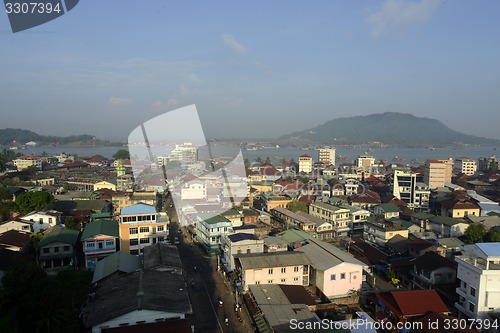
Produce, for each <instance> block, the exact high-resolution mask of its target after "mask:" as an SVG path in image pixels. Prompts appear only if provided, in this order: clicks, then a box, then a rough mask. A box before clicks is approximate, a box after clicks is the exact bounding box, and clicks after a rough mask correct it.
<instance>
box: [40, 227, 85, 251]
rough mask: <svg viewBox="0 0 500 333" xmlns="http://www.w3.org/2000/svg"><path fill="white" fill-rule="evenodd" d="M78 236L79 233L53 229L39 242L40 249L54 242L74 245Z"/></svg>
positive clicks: (66, 229) (57, 228)
mask: <svg viewBox="0 0 500 333" xmlns="http://www.w3.org/2000/svg"><path fill="white" fill-rule="evenodd" d="M79 235H80V232H79V231H76V230H71V229H68V228H59V227H55V228H54V229H53V230H52V231H50V232H49V233H48V234H46V235H45V236H43V238H42V240H41V241H40V247H43V246H46V245H48V244H51V243H54V242H61V243H65V244H71V245H75V243H76V240H77V239H78V236H79Z"/></svg>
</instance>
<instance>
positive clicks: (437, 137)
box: [279, 112, 500, 147]
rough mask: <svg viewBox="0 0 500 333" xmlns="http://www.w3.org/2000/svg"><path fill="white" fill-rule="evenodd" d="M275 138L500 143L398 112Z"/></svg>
mask: <svg viewBox="0 0 500 333" xmlns="http://www.w3.org/2000/svg"><path fill="white" fill-rule="evenodd" d="M279 140H280V141H283V142H292V141H296V142H300V141H303V142H312V143H319V144H330V145H332V144H367V143H372V142H379V143H382V144H387V145H393V146H408V147H422V146H454V145H498V144H500V140H495V139H488V138H482V137H478V136H474V135H468V134H463V133H460V132H458V131H455V130H452V129H450V128H448V127H447V126H446V125H444V124H443V123H441V122H440V121H439V120H436V119H430V118H420V117H416V116H414V115H412V114H407V113H398V112H386V113H379V114H371V115H368V116H354V117H348V118H338V119H335V120H330V121H327V122H326V123H324V124H322V125H319V126H316V127H314V128H310V129H306V130H304V131H299V132H294V133H291V134H288V135H284V136H282V137H280V138H279Z"/></svg>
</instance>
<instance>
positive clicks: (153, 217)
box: [119, 203, 170, 255]
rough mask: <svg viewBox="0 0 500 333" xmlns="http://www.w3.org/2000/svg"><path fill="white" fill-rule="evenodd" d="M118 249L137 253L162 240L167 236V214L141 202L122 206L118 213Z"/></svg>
mask: <svg viewBox="0 0 500 333" xmlns="http://www.w3.org/2000/svg"><path fill="white" fill-rule="evenodd" d="M119 221H120V224H119V228H120V249H121V251H123V252H126V253H130V254H134V255H139V254H142V251H143V249H144V247H146V246H148V245H152V244H156V243H158V242H163V241H165V240H166V238H167V237H168V225H169V223H170V221H169V219H168V216H166V215H164V214H159V213H157V212H156V208H155V207H154V206H151V205H146V204H143V203H139V204H135V205H132V206H129V207H125V208H122V209H121V211H120V215H119Z"/></svg>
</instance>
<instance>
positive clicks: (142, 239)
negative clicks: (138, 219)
mask: <svg viewBox="0 0 500 333" xmlns="http://www.w3.org/2000/svg"><path fill="white" fill-rule="evenodd" d="M139 242H140V243H141V244H149V238H141V239H140V240H139Z"/></svg>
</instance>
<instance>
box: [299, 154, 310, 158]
mask: <svg viewBox="0 0 500 333" xmlns="http://www.w3.org/2000/svg"><path fill="white" fill-rule="evenodd" d="M299 157H309V158H310V157H311V156H309V155H307V154H304V155H300V156H299Z"/></svg>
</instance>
